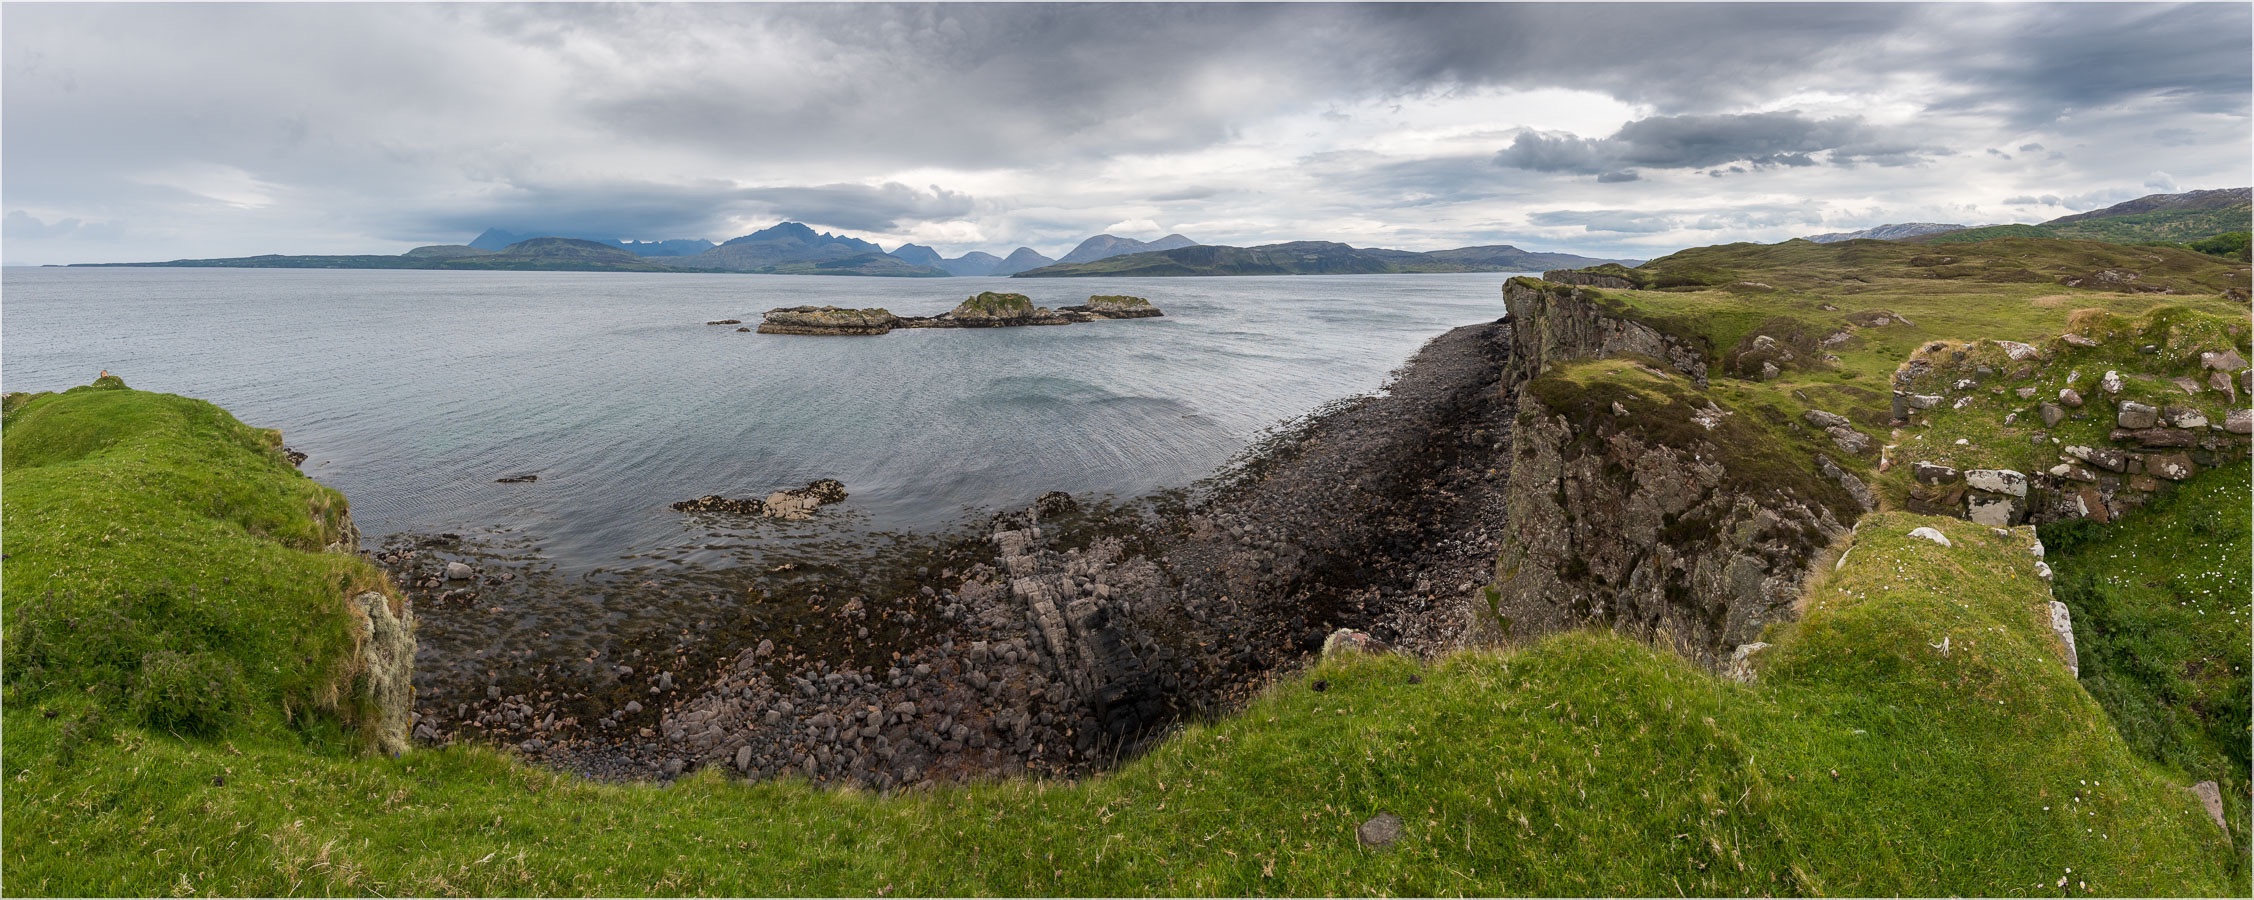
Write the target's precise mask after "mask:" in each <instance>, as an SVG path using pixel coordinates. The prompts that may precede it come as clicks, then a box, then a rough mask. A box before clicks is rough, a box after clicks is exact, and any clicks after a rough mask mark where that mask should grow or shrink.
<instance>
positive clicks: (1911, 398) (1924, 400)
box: [1904, 394, 1941, 409]
mask: <svg viewBox="0 0 2254 900" xmlns="http://www.w3.org/2000/svg"><path fill="white" fill-rule="evenodd" d="M1904 401H1905V402H1907V403H1908V404H1909V405H1910V408H1911V409H1932V408H1934V407H1936V406H1940V405H1941V397H1940V395H1938V394H1910V395H1908V396H1907V397H1905V398H1904Z"/></svg>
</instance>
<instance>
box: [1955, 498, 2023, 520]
mask: <svg viewBox="0 0 2254 900" xmlns="http://www.w3.org/2000/svg"><path fill="white" fill-rule="evenodd" d="M2026 512H2027V507H2026V501H2025V500H2021V499H2020V498H2018V497H2011V496H2006V495H1995V494H1966V495H1965V497H1964V517H1965V518H1967V519H1971V520H1972V521H1974V522H1976V523H1979V524H1981V525H1990V526H1995V527H1998V528H2002V527H2006V526H2010V525H2014V524H2017V523H2018V522H2019V520H2020V519H2021V518H2022V517H2024V516H2025V515H2026Z"/></svg>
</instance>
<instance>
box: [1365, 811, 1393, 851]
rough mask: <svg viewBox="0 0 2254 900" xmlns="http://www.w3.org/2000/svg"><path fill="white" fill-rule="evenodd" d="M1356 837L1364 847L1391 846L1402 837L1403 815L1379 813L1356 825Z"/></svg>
mask: <svg viewBox="0 0 2254 900" xmlns="http://www.w3.org/2000/svg"><path fill="white" fill-rule="evenodd" d="M1354 837H1355V839H1356V840H1359V841H1361V842H1362V846H1364V847H1380V848H1383V847H1391V846H1393V844H1394V842H1396V841H1399V840H1400V839H1401V817H1400V816H1396V815H1394V814H1392V813H1378V814H1377V815H1375V816H1371V817H1370V820H1369V821H1367V822H1363V823H1362V824H1361V825H1360V826H1359V827H1356V828H1355V829H1354Z"/></svg>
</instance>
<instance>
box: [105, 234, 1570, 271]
mask: <svg viewBox="0 0 2254 900" xmlns="http://www.w3.org/2000/svg"><path fill="white" fill-rule="evenodd" d="M1608 261H1613V260H1599V259H1590V258H1588V257H1582V256H1574V255H1572V254H1565V253H1527V252H1525V251H1522V250H1519V249H1518V248H1516V247H1510V246H1493V247H1464V248H1460V249H1456V250H1440V251H1434V252H1431V253H1414V252H1410V251H1406V250H1385V249H1379V248H1370V249H1356V248H1353V247H1349V246H1347V245H1345V244H1337V243H1330V242H1326V241H1298V242H1293V243H1286V244H1269V245H1265V246H1260V247H1251V248H1244V247H1227V246H1207V245H1203V244H1199V243H1198V242H1197V241H1194V240H1191V239H1190V238H1188V237H1184V236H1182V235H1179V234H1169V235H1167V236H1165V237H1162V238H1159V239H1157V240H1155V241H1140V240H1136V239H1134V238H1124V237H1120V236H1118V235H1114V234H1099V235H1095V236H1093V237H1090V238H1088V239H1086V240H1083V241H1081V242H1080V244H1079V245H1078V246H1076V247H1074V248H1072V252H1070V253H1066V254H1065V255H1064V257H1063V258H1062V259H1051V258H1050V257H1048V256H1046V255H1044V254H1042V253H1041V252H1040V251H1037V250H1034V249H1033V248H1031V247H1019V248H1017V249H1016V250H1014V251H1011V252H1010V255H1009V256H1006V257H997V256H995V255H993V254H991V253H987V252H984V251H979V250H973V251H970V252H968V253H965V254H963V255H961V256H958V257H955V258H952V259H949V258H947V257H944V256H941V255H940V254H939V252H938V251H937V250H934V249H932V248H930V247H925V246H922V245H920V244H902V245H900V246H899V247H896V248H894V249H893V250H891V251H890V252H887V251H886V250H885V249H884V248H883V247H881V246H878V245H877V244H875V243H873V242H870V241H865V240H862V239H860V238H856V237H853V236H851V235H846V234H831V233H829V232H822V231H815V230H814V229H813V228H810V227H808V226H806V225H804V224H801V223H798V222H782V223H779V224H776V225H774V226H772V227H769V228H763V229H761V230H759V231H755V232H752V233H750V234H747V235H744V236H742V237H738V238H733V239H730V240H728V241H725V242H722V243H720V244H714V243H712V242H710V241H704V240H691V239H682V240H664V241H623V240H618V239H615V238H608V237H586V236H579V237H574V236H564V235H539V236H529V235H526V234H521V233H516V232H511V231H507V230H504V229H500V228H488V229H486V230H485V232H484V233H482V234H479V235H478V236H477V238H476V239H474V240H472V241H470V242H469V243H467V244H435V245H431V246H427V247H416V248H415V249H413V250H409V251H407V252H406V253H402V254H400V255H398V256H379V255H337V256H282V255H272V254H270V255H265V256H244V257H230V258H224V259H176V260H171V261H169V262H155V263H103V264H99V265H120V266H191V267H211V268H290V269H512V270H517V269H523V270H559V271H590V272H609V271H617V272H747V273H759V274H772V275H871V276H890V277H906V278H944V277H948V276H1013V275H1027V276H1035V277H1058V276H1071V275H1122V274H1132V275H1287V274H1318V273H1320V274H1380V273H1397V272H1527V271H1540V270H1542V269H1547V268H1560V267H1579V266H1588V265H1596V264H1598V263H1602V262H1608Z"/></svg>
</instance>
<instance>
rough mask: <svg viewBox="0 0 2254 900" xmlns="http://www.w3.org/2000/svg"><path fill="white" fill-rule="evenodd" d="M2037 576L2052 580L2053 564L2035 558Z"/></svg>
mask: <svg viewBox="0 0 2254 900" xmlns="http://www.w3.org/2000/svg"><path fill="white" fill-rule="evenodd" d="M2035 577H2037V578H2040V579H2042V580H2044V581H2049V580H2051V564H2050V563H2047V562H2044V561H2042V560H2039V559H2038V560H2035Z"/></svg>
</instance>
